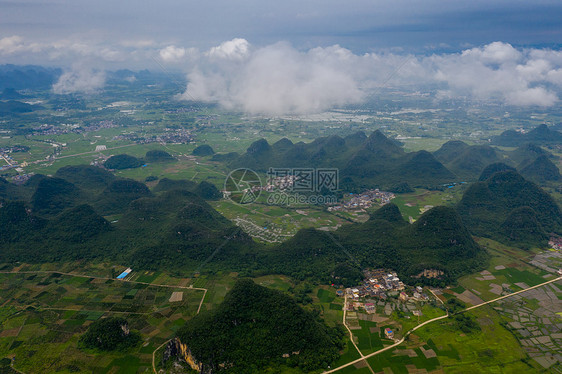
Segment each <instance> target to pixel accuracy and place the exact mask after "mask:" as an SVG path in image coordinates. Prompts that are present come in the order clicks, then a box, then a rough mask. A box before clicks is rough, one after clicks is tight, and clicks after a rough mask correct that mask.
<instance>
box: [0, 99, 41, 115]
mask: <svg viewBox="0 0 562 374" xmlns="http://www.w3.org/2000/svg"><path fill="white" fill-rule="evenodd" d="M39 109H42V107H41V106H39V105H30V104H26V103H22V102H21V101H17V100H9V101H0V116H6V115H11V114H20V113H29V112H33V111H34V110H39Z"/></svg>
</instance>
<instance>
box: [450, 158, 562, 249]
mask: <svg viewBox="0 0 562 374" xmlns="http://www.w3.org/2000/svg"><path fill="white" fill-rule="evenodd" d="M504 169H506V168H504ZM498 170H501V168H499V169H498ZM484 173H485V175H483V176H482V177H481V181H480V182H477V183H474V184H473V185H471V186H470V187H469V189H468V190H467V191H466V192H465V194H464V196H463V198H462V200H461V201H460V202H459V204H458V206H457V210H458V212H459V214H460V215H461V217H462V219H463V221H464V222H465V223H466V225H467V227H468V228H469V229H470V231H471V232H472V233H473V234H474V235H478V236H485V237H490V238H494V239H496V240H500V241H502V242H512V243H513V242H515V243H520V244H527V245H531V246H533V245H544V244H545V242H546V240H547V239H548V233H551V232H554V233H560V232H561V224H562V213H561V212H560V208H559V207H558V205H557V204H556V202H555V201H554V200H553V199H552V197H550V195H548V194H547V193H546V192H545V191H543V190H542V189H541V188H540V187H538V186H537V185H536V184H534V183H533V182H530V181H527V180H526V179H525V178H523V177H522V176H521V175H520V174H518V173H517V172H516V171H514V170H505V171H499V172H497V173H493V174H492V173H490V172H488V171H485V172H484ZM484 173H483V174H484ZM486 177H487V178H486Z"/></svg>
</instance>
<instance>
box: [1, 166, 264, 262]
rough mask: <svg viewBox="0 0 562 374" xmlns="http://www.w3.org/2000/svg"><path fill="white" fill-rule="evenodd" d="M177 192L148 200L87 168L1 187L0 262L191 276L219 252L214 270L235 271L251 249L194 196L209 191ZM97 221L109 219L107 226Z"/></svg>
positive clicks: (132, 184)
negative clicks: (84, 262) (228, 266)
mask: <svg viewBox="0 0 562 374" xmlns="http://www.w3.org/2000/svg"><path fill="white" fill-rule="evenodd" d="M62 177H64V178H68V179H70V180H72V182H71V181H69V180H67V179H64V178H62ZM0 182H2V181H0ZM178 185H182V184H181V182H178V183H175V184H174V183H171V182H170V181H169V180H165V179H164V180H163V181H162V186H161V188H160V189H159V191H160V192H152V191H150V190H149V189H148V188H147V187H146V185H144V184H143V183H140V182H137V181H134V180H130V179H121V178H116V177H115V176H113V174H111V173H109V172H107V171H104V170H103V169H99V168H96V167H91V166H72V167H65V168H62V169H60V170H59V172H57V174H56V176H55V177H45V176H37V177H35V178H32V179H30V180H29V181H28V183H27V184H26V185H23V186H14V185H11V184H9V183H7V182H5V181H3V182H2V183H1V185H0V187H3V188H2V191H3V192H4V193H3V198H4V201H2V202H1V203H2V204H1V206H2V207H1V208H0V225H1V226H2V231H1V232H0V248H1V250H0V262H13V261H22V262H34V263H36V262H48V261H72V260H77V259H95V258H98V259H110V260H113V261H119V262H122V263H128V264H131V265H133V266H136V267H142V268H152V269H163V268H166V267H168V268H170V269H175V270H178V269H183V270H195V269H196V267H197V266H198V265H199V264H201V263H202V262H204V261H205V260H206V259H208V258H210V257H211V255H212V253H213V251H214V250H215V249H216V248H217V247H221V245H222V251H221V253H219V254H217V255H216V256H215V257H214V259H215V260H216V261H217V262H222V263H224V262H227V263H228V262H231V261H235V262H241V263H243V262H244V261H245V259H244V256H245V253H246V251H249V250H252V249H253V248H254V247H255V246H256V244H254V242H253V241H252V240H251V238H250V237H249V236H248V235H246V234H245V233H244V232H242V231H241V230H239V229H238V228H237V227H236V226H234V225H233V224H232V223H231V222H230V221H228V220H227V219H226V218H224V217H223V216H221V215H220V214H219V213H218V212H216V211H215V210H214V209H213V208H212V207H211V206H210V205H209V204H207V202H206V201H205V200H204V199H203V198H202V197H201V196H200V195H198V194H197V193H200V194H201V195H206V196H207V195H213V193H212V192H213V191H214V190H216V188H215V187H214V186H212V185H211V186H209V183H205V182H202V183H200V184H196V183H185V184H184V185H182V187H181V188H180V187H179V186H178ZM87 187H88V188H87ZM213 189H214V190H213ZM190 190H191V191H190ZM192 191H193V192H192ZM214 197H216V196H214ZM105 215H115V216H116V217H117V219H115V220H114V221H113V222H112V223H110V222H108V221H107V220H106V219H104V218H103V216H105ZM233 252H235V253H236V254H237V255H236V256H234V257H232V256H231V255H232V253H233Z"/></svg>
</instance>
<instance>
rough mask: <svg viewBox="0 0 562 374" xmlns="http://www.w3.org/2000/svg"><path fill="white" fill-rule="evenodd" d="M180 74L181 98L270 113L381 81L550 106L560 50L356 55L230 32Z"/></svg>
mask: <svg viewBox="0 0 562 374" xmlns="http://www.w3.org/2000/svg"><path fill="white" fill-rule="evenodd" d="M187 78H188V81H189V83H188V85H187V88H186V91H185V92H184V93H183V94H182V95H180V98H181V99H186V100H193V99H195V100H201V101H207V102H217V103H219V104H221V105H222V106H224V107H225V108H228V109H238V110H242V111H245V112H249V113H264V114H272V115H277V114H285V113H310V112H320V111H323V110H326V109H329V108H333V107H338V106H343V105H346V104H359V103H361V102H363V101H364V100H365V99H366V98H367V97H369V96H370V95H373V94H376V93H377V92H378V91H379V90H380V89H381V88H382V87H387V86H391V87H402V88H411V89H415V90H419V89H420V87H424V86H427V85H433V86H435V85H438V87H440V89H439V90H438V91H437V93H436V95H435V97H436V98H437V99H450V98H462V99H467V100H476V101H489V102H494V103H501V104H507V105H516V106H541V107H549V106H552V105H555V104H556V103H557V102H558V100H559V98H558V93H559V92H560V91H561V89H562V52H560V51H553V50H549V49H516V48H514V47H513V46H511V45H510V44H508V43H502V42H494V43H490V44H488V45H485V46H482V47H477V48H471V49H466V50H464V51H462V52H460V53H453V54H442V55H430V56H414V55H398V54H392V53H384V54H377V53H367V54H363V55H357V54H354V53H352V52H351V51H350V50H348V49H345V48H342V47H340V46H338V45H335V46H331V47H327V48H320V47H318V48H313V49H310V50H308V51H305V52H302V51H298V50H296V49H295V48H293V47H292V46H291V45H290V44H287V43H277V44H273V45H269V46H265V47H258V48H254V47H252V46H251V45H250V44H249V43H248V42H247V41H246V40H244V39H233V40H231V41H228V42H224V43H222V44H220V45H219V46H217V47H213V48H211V49H210V50H208V51H207V52H205V53H202V54H201V55H200V56H199V59H198V61H197V63H196V64H195V66H191V67H190V69H189V73H188V74H187Z"/></svg>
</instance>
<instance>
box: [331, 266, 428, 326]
mask: <svg viewBox="0 0 562 374" xmlns="http://www.w3.org/2000/svg"><path fill="white" fill-rule="evenodd" d="M364 275H365V278H364V279H363V282H362V283H361V285H359V286H356V287H350V288H346V289H340V290H337V291H336V294H337V295H338V296H340V297H344V298H345V306H344V308H345V309H346V310H347V311H363V310H364V311H365V312H367V313H368V314H373V313H376V311H377V306H379V307H382V308H381V309H382V310H384V314H386V315H387V316H388V315H390V314H392V311H393V310H402V311H404V312H411V313H412V314H414V315H416V316H420V315H421V311H419V310H418V306H416V304H415V302H427V301H429V297H428V296H427V295H426V294H425V293H424V292H423V288H422V287H419V286H418V287H409V286H406V285H404V283H403V282H402V281H401V280H400V278H398V276H397V274H396V273H395V272H389V271H387V270H384V269H376V270H366V271H364Z"/></svg>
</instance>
